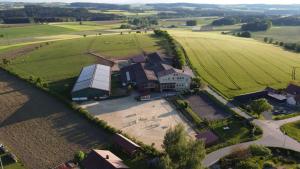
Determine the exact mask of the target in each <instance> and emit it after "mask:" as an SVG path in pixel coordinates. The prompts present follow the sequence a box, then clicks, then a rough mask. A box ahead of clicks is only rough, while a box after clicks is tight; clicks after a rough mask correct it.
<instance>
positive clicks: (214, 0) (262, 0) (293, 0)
mask: <svg viewBox="0 0 300 169" xmlns="http://www.w3.org/2000/svg"><path fill="white" fill-rule="evenodd" d="M1 1H6V2H10V1H11V2H15V1H17V2H97V3H117V4H124V3H157V2H159V3H173V2H189V3H205V4H300V0H163V1H162V0H63V1H61V0H0V2H1Z"/></svg>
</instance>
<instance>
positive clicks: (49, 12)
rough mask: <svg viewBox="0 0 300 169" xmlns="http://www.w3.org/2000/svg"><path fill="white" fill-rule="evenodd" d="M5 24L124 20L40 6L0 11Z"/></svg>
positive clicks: (86, 11)
mask: <svg viewBox="0 0 300 169" xmlns="http://www.w3.org/2000/svg"><path fill="white" fill-rule="evenodd" d="M0 18H1V20H2V21H3V23H7V24H14V23H30V22H36V23H44V22H63V21H81V20H82V21H103V20H116V19H122V18H123V17H122V16H119V15H115V14H104V13H91V12H89V11H88V9H85V8H61V7H43V6H38V5H27V6H25V7H24V8H21V9H10V10H2V11H0Z"/></svg>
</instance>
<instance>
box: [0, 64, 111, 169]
mask: <svg viewBox="0 0 300 169" xmlns="http://www.w3.org/2000/svg"><path fill="white" fill-rule="evenodd" d="M0 112H1V113H0V124H1V125H0V140H1V143H3V144H4V145H6V146H7V147H9V149H10V151H11V152H13V153H14V154H15V155H16V156H17V157H18V158H19V159H20V161H21V162H22V163H23V164H24V166H25V168H28V169H46V168H54V167H55V166H57V165H58V164H61V163H63V162H66V161H68V160H71V159H72V158H73V156H74V153H75V152H77V151H78V150H82V151H89V150H90V149H92V148H103V147H104V146H106V145H107V144H108V143H109V142H108V141H109V139H110V135H108V134H106V133H105V132H104V131H103V130H101V129H99V128H98V127H96V126H94V125H92V124H90V123H89V122H88V121H87V120H85V119H83V118H81V117H80V116H78V115H77V114H75V113H74V112H73V111H71V110H70V109H69V108H67V107H66V106H65V105H64V104H62V103H61V102H59V101H57V100H56V99H54V98H52V97H50V96H49V95H48V94H46V93H45V92H42V91H40V90H38V89H36V88H35V87H33V86H32V85H30V84H28V83H26V82H24V81H22V80H20V79H18V78H16V77H14V76H12V75H9V74H8V73H6V72H4V71H2V70H0ZM4 169H23V168H22V167H21V166H20V164H19V163H18V164H16V165H8V166H4Z"/></svg>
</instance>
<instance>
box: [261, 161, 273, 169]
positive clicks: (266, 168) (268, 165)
mask: <svg viewBox="0 0 300 169" xmlns="http://www.w3.org/2000/svg"><path fill="white" fill-rule="evenodd" d="M274 167H275V164H274V163H272V162H265V163H264V165H263V168H264V169H271V168H274Z"/></svg>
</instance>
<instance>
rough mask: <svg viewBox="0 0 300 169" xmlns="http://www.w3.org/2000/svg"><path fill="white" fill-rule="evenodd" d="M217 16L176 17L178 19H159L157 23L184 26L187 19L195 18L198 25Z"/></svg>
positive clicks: (211, 20)
mask: <svg viewBox="0 0 300 169" xmlns="http://www.w3.org/2000/svg"><path fill="white" fill-rule="evenodd" d="M217 18H218V17H195V18H178V19H161V20H160V21H159V25H161V26H165V27H167V26H171V25H175V26H178V27H180V26H184V25H185V24H186V21H187V20H197V24H198V25H207V24H210V23H212V22H213V21H214V20H216V19H217Z"/></svg>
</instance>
